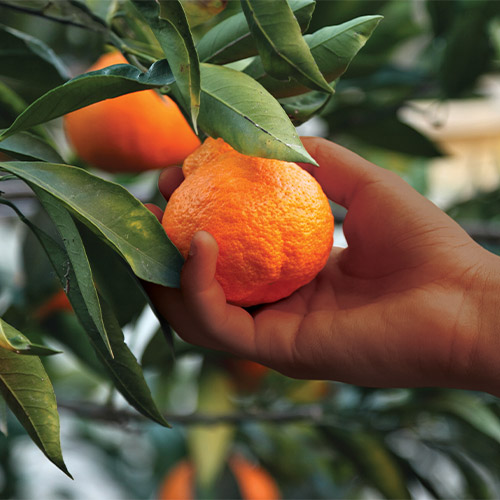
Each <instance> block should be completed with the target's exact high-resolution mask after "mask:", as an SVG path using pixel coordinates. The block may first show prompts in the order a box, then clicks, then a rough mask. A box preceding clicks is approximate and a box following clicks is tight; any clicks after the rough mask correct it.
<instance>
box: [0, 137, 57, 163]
mask: <svg viewBox="0 0 500 500" xmlns="http://www.w3.org/2000/svg"><path fill="white" fill-rule="evenodd" d="M0 133H1V132H0ZM0 151H1V152H3V153H7V154H8V155H9V156H12V157H13V158H16V159H18V160H28V161H29V160H42V161H48V162H52V163H63V159H62V158H61V156H60V155H59V153H58V152H57V151H56V150H55V149H53V148H52V146H50V145H49V144H47V142H45V141H44V140H43V139H41V138H40V137H37V136H36V135H33V134H30V133H29V132H19V133H18V134H15V135H12V136H10V137H8V138H7V139H5V140H3V141H1V142H0Z"/></svg>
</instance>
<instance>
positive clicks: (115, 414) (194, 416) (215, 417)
mask: <svg viewBox="0 0 500 500" xmlns="http://www.w3.org/2000/svg"><path fill="white" fill-rule="evenodd" d="M58 406H59V408H60V409H62V410H66V411H69V412H71V413H75V414H76V415H78V416H80V417H83V418H88V419H91V420H96V421H102V422H109V423H117V424H127V423H131V422H145V421H147V419H146V417H144V416H142V415H140V414H139V413H135V412H132V411H128V410H118V409H116V408H112V407H109V406H102V405H97V404H94V403H84V402H63V403H59V404H58ZM164 417H165V419H166V420H167V421H168V422H172V423H177V424H182V425H200V424H202V425H217V424H233V425H234V424H241V423H243V422H248V421H259V422H276V423H278V422H279V423H284V422H299V421H304V420H306V421H308V422H311V421H314V422H320V421H323V420H324V418H325V415H324V412H323V408H322V407H321V406H319V405H309V406H301V407H298V408H292V409H289V410H286V411H279V412H278V411H265V410H255V411H248V412H243V411H242V412H234V413H221V414H205V413H191V414H189V415H176V414H173V413H166V414H164Z"/></svg>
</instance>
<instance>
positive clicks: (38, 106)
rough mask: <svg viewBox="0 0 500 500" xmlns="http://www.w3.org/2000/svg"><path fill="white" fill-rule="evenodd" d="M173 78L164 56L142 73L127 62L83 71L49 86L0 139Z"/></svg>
mask: <svg viewBox="0 0 500 500" xmlns="http://www.w3.org/2000/svg"><path fill="white" fill-rule="evenodd" d="M173 81H174V78H173V76H172V73H171V72H170V69H169V66H168V63H167V62H166V61H165V60H161V61H157V62H156V63H154V64H153V65H152V66H151V68H150V69H149V71H148V72H147V73H141V72H140V71H139V70H138V69H137V68H136V67H135V66H132V65H130V64H116V65H114V66H110V67H108V68H104V69H102V70H99V71H92V72H90V73H85V74H84V75H80V76H77V77H76V78H73V79H72V80H70V81H69V82H66V83H65V84H63V85H60V86H59V87H56V88H54V89H52V90H50V91H49V92H47V93H46V94H44V95H43V96H42V97H40V98H39V99H37V100H36V101H35V102H33V103H32V104H31V105H30V106H28V107H27V108H26V109H25V110H24V111H23V112H22V113H21V114H20V115H19V116H18V117H17V118H16V120H15V121H14V123H13V124H12V125H11V126H10V127H9V128H8V129H6V130H4V132H3V133H2V134H1V135H0V140H2V139H4V138H5V137H8V136H11V135H13V134H15V133H16V132H19V131H21V130H27V129H29V128H30V127H33V126H35V125H39V124H40V123H45V122H47V121H49V120H52V119H53V118H57V117H59V116H62V115H65V114H67V113H70V112H71V111H75V110H77V109H80V108H83V107H85V106H88V105H90V104H93V103H95V102H98V101H102V100H103V99H110V98H112V97H118V96H120V95H123V94H128V93H130V92H136V91H139V90H145V89H150V88H160V87H163V86H165V85H168V84H170V83H172V82H173Z"/></svg>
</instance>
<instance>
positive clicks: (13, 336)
mask: <svg viewBox="0 0 500 500" xmlns="http://www.w3.org/2000/svg"><path fill="white" fill-rule="evenodd" d="M0 347H1V348H2V349H7V350H8V351H12V352H14V353H16V354H29V355H36V356H47V355H51V354H59V352H60V351H55V350H54V349H50V348H49V347H46V346H44V345H39V344H33V343H32V342H30V341H29V340H28V339H27V338H26V337H25V336H24V335H23V334H22V333H21V332H20V331H19V330H16V329H15V328H14V327H13V326H11V325H9V324H8V323H7V322H5V321H4V320H3V319H2V318H0Z"/></svg>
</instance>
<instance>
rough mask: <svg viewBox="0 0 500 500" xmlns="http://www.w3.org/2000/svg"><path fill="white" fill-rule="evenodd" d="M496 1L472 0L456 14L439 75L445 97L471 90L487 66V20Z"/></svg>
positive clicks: (488, 50) (488, 63) (489, 50)
mask: <svg viewBox="0 0 500 500" xmlns="http://www.w3.org/2000/svg"><path fill="white" fill-rule="evenodd" d="M495 3H496V2H489V1H488V2H486V3H485V2H483V1H477V2H471V3H470V4H469V5H468V6H467V7H465V8H464V9H463V11H462V12H461V13H460V15H457V16H456V20H455V22H454V23H453V25H452V27H451V29H450V31H449V32H448V33H447V36H446V45H445V50H444V52H443V54H442V60H441V63H440V64H439V75H438V76H439V80H440V83H441V87H442V90H443V92H444V95H445V96H446V97H448V98H454V97H455V98H456V97H460V96H462V95H463V94H464V93H465V92H467V91H469V90H472V89H473V87H474V84H475V83H476V81H477V79H478V78H479V77H480V76H481V75H483V74H484V73H485V72H487V71H488V69H489V68H490V59H491V45H490V40H489V34H488V23H489V22H490V20H491V18H492V17H493V15H491V14H493V13H490V12H489V11H490V4H495ZM465 5H467V4H465ZM493 8H496V7H495V6H493ZM464 33H467V36H464Z"/></svg>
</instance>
